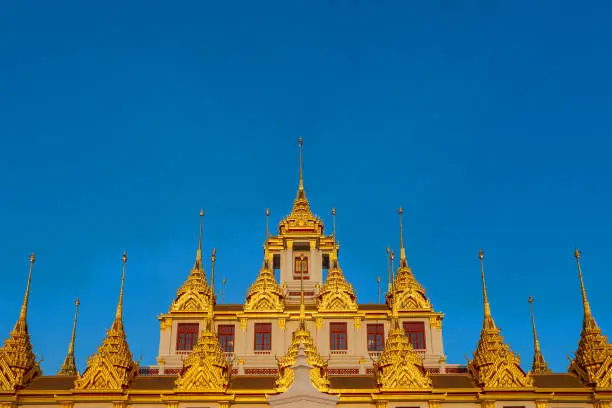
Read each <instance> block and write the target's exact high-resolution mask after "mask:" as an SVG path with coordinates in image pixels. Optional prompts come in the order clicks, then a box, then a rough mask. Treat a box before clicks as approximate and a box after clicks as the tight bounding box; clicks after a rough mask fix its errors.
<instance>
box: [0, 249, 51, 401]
mask: <svg viewBox="0 0 612 408" xmlns="http://www.w3.org/2000/svg"><path fill="white" fill-rule="evenodd" d="M35 261H36V257H35V256H34V253H32V254H31V255H30V271H29V273H28V283H27V285H26V291H25V295H24V297H23V303H22V305H21V311H20V313H19V319H18V320H17V323H16V324H15V327H14V329H13V331H11V333H10V337H9V338H8V339H6V340H5V341H4V345H3V346H2V348H0V367H4V368H3V369H0V391H15V390H16V389H19V388H22V387H24V386H25V385H27V384H28V383H29V382H30V381H32V379H33V378H34V377H36V376H38V375H40V374H41V371H40V366H39V365H38V362H36V355H35V354H34V352H33V351H32V343H31V342H30V334H29V333H28V325H27V314H28V301H29V297H30V283H31V281H32V271H33V269H34V262H35Z"/></svg>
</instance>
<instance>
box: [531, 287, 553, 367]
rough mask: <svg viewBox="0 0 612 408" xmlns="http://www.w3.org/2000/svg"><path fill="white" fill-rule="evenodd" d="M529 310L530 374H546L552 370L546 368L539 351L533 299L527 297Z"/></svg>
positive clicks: (546, 365)
mask: <svg viewBox="0 0 612 408" xmlns="http://www.w3.org/2000/svg"><path fill="white" fill-rule="evenodd" d="M528 301H529V309H530V311H531V325H532V329H533V364H532V365H531V372H532V373H533V374H548V373H551V372H552V370H550V369H549V368H548V364H547V363H546V360H544V356H543V355H542V351H541V350H540V340H539V339H538V333H537V331H536V325H535V317H534V314H533V297H531V296H529V300H528Z"/></svg>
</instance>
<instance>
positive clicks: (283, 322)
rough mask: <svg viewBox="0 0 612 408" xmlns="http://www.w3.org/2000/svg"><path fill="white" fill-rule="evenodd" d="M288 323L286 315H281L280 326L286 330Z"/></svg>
mask: <svg viewBox="0 0 612 408" xmlns="http://www.w3.org/2000/svg"><path fill="white" fill-rule="evenodd" d="M286 324H287V319H285V318H284V317H281V318H279V319H278V328H279V329H282V330H285V325H286Z"/></svg>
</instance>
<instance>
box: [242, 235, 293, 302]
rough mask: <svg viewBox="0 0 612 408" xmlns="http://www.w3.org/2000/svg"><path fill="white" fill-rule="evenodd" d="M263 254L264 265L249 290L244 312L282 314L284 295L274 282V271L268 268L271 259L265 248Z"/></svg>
mask: <svg viewBox="0 0 612 408" xmlns="http://www.w3.org/2000/svg"><path fill="white" fill-rule="evenodd" d="M264 252H265V253H264V263H263V265H262V267H261V269H260V271H259V275H258V276H257V279H256V280H255V282H253V284H252V285H251V287H250V288H249V292H248V293H247V296H246V300H245V302H244V311H245V312H282V311H284V310H285V295H284V294H283V291H282V289H281V287H280V285H279V284H278V282H277V281H276V277H275V276H274V271H273V270H272V269H271V268H270V263H271V262H272V257H271V254H269V252H268V248H267V246H266V249H265V251H264Z"/></svg>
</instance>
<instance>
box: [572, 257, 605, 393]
mask: <svg viewBox="0 0 612 408" xmlns="http://www.w3.org/2000/svg"><path fill="white" fill-rule="evenodd" d="M580 255H581V254H580V251H579V250H578V249H576V250H575V251H574V257H575V258H576V265H577V267H578V278H579V280H580V290H581V292H582V307H583V310H584V318H583V320H582V332H581V333H580V341H579V342H578V350H576V356H575V357H574V359H573V360H572V361H571V363H570V366H569V372H570V373H573V374H576V375H577V376H578V377H579V378H580V380H581V381H582V382H583V383H584V384H585V385H587V386H593V387H612V345H610V343H608V338H607V337H606V336H604V335H603V334H602V333H601V329H600V328H599V326H597V323H596V322H595V318H594V317H593V314H592V313H591V306H590V305H589V300H588V299H587V295H586V289H585V287H584V281H583V279H582V268H581V267H580Z"/></svg>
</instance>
